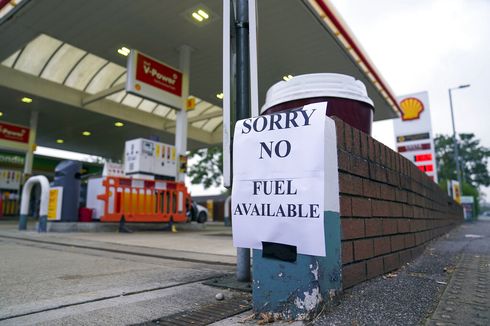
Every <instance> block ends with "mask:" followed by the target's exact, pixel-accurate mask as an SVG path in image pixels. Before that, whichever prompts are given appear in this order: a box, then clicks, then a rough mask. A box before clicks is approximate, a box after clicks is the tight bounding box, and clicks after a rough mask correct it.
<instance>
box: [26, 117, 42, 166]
mask: <svg viewBox="0 0 490 326" xmlns="http://www.w3.org/2000/svg"><path fill="white" fill-rule="evenodd" d="M38 116H39V113H38V112H37V111H32V112H31V121H30V125H29V128H30V129H29V144H28V148H27V153H26V159H25V163H24V175H31V174H32V164H33V161H34V146H35V145H36V134H37V121H38Z"/></svg>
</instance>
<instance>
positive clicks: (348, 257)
mask: <svg viewBox="0 0 490 326" xmlns="http://www.w3.org/2000/svg"><path fill="white" fill-rule="evenodd" d="M353 260H354V247H353V246H352V241H343V242H342V264H344V265H345V264H348V263H350V262H351V261H353Z"/></svg>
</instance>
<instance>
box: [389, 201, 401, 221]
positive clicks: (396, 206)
mask: <svg viewBox="0 0 490 326" xmlns="http://www.w3.org/2000/svg"><path fill="white" fill-rule="evenodd" d="M390 213H391V216H392V217H402V216H403V204H400V203H396V202H391V203H390Z"/></svg>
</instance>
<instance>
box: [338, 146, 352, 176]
mask: <svg viewBox="0 0 490 326" xmlns="http://www.w3.org/2000/svg"><path fill="white" fill-rule="evenodd" d="M337 155H338V161H339V169H340V170H342V171H346V172H349V171H350V154H349V153H347V152H346V151H343V150H341V149H339V150H338V151H337Z"/></svg>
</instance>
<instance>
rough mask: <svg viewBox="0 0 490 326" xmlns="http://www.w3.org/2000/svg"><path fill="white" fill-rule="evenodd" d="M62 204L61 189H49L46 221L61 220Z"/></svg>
mask: <svg viewBox="0 0 490 326" xmlns="http://www.w3.org/2000/svg"><path fill="white" fill-rule="evenodd" d="M62 204H63V187H51V188H50V189H49V202H48V220H50V221H59V220H61V205H62Z"/></svg>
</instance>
